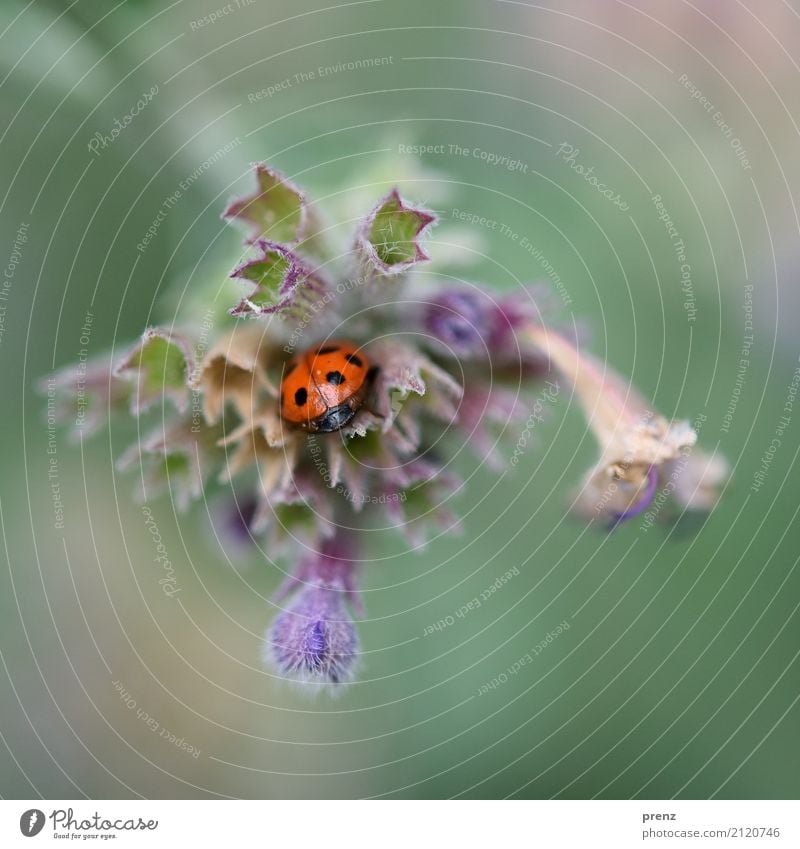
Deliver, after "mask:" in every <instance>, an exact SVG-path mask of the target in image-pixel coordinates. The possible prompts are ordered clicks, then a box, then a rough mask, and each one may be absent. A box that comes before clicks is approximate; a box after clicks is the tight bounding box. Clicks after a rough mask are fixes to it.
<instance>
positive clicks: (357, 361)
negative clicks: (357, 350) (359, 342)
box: [347, 354, 364, 368]
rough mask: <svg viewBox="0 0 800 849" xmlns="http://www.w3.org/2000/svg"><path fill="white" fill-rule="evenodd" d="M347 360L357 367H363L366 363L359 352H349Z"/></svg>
mask: <svg viewBox="0 0 800 849" xmlns="http://www.w3.org/2000/svg"><path fill="white" fill-rule="evenodd" d="M347 362H348V363H352V364H353V365H354V366H356V367H357V368H362V367H363V365H364V363H363V362H362V361H361V357H359V356H358V354H348V355H347Z"/></svg>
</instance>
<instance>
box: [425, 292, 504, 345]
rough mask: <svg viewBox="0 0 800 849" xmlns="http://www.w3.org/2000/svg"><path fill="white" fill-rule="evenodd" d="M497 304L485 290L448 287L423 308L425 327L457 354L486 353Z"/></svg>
mask: <svg viewBox="0 0 800 849" xmlns="http://www.w3.org/2000/svg"><path fill="white" fill-rule="evenodd" d="M496 309H497V305H496V304H495V303H494V301H493V300H492V298H491V297H490V296H489V295H488V294H485V293H480V292H477V291H475V290H472V289H464V290H457V289H449V290H446V291H444V292H442V294H441V295H440V296H439V298H437V299H436V301H434V302H433V303H431V304H429V305H428V306H427V308H426V310H425V319H424V321H425V328H426V330H427V331H428V333H430V334H431V335H432V336H433V337H435V338H436V339H437V340H439V341H440V342H441V343H442V344H443V345H444V346H445V347H447V348H449V349H450V350H451V351H452V353H454V354H455V355H456V356H459V357H465V356H470V355H473V356H481V355H482V356H484V357H485V356H486V354H487V352H488V349H489V348H488V346H489V340H490V337H491V335H492V332H493V329H494V321H493V318H494V313H495V311H496Z"/></svg>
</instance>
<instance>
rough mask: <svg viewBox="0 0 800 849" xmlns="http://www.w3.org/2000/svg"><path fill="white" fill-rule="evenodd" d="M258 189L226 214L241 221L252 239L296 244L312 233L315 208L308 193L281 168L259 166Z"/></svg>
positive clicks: (239, 200) (257, 166)
mask: <svg viewBox="0 0 800 849" xmlns="http://www.w3.org/2000/svg"><path fill="white" fill-rule="evenodd" d="M255 176H256V188H255V190H254V191H253V192H252V193H251V194H249V195H245V196H244V197H241V198H237V199H236V200H234V201H232V202H231V203H230V204H228V207H227V209H226V210H225V212H224V213H223V215H222V217H223V218H227V219H229V220H232V221H235V222H236V223H237V224H241V225H242V226H243V227H245V229H246V230H247V234H248V240H249V241H251V242H255V241H256V240H257V239H270V240H272V241H275V242H287V243H290V244H291V243H294V242H297V241H299V240H300V239H304V238H306V237H307V236H308V235H309V230H310V221H311V217H312V216H311V210H310V208H309V205H308V202H307V201H306V198H305V195H304V194H303V193H302V192H301V191H300V189H298V188H297V186H295V185H294V183H292V182H291V181H290V180H288V179H287V178H286V177H284V176H283V175H282V174H281V173H280V172H279V171H276V170H275V169H273V168H269V167H268V166H266V165H263V164H258V165H256V167H255Z"/></svg>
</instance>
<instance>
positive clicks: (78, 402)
mask: <svg viewBox="0 0 800 849" xmlns="http://www.w3.org/2000/svg"><path fill="white" fill-rule="evenodd" d="M38 389H39V392H40V393H41V394H42V395H44V396H46V398H47V418H48V422H50V421H51V420H52V422H53V423H54V424H63V425H68V426H69V428H70V431H69V434H70V438H71V439H73V440H75V441H77V440H78V438H79V437H80V436H81V435H83V436H91V435H92V434H94V433H96V432H97V431H98V430H100V428H101V427H103V426H108V425H109V423H110V417H111V416H112V415H114V414H115V413H118V412H120V411H122V410H124V409H125V408H126V407H127V405H128V403H129V401H130V396H131V384H130V383H129V382H128V381H127V380H122V379H121V378H119V377H116V376H115V374H114V365H113V361H112V358H111V354H110V353H106V354H101V355H100V356H98V357H95V358H94V359H86V360H82V361H80V362H79V363H77V364H76V365H70V366H65V367H64V368H62V369H59V370H58V371H57V372H55V373H54V374H53V375H51V376H49V377H45V378H43V379H42V380H41V381H40V382H39V385H38Z"/></svg>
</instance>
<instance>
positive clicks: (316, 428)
mask: <svg viewBox="0 0 800 849" xmlns="http://www.w3.org/2000/svg"><path fill="white" fill-rule="evenodd" d="M377 371H378V370H377V368H376V367H371V366H370V364H369V361H368V360H367V358H366V357H365V356H364V354H363V353H361V351H360V350H359V349H358V346H356V345H355V344H353V343H352V342H347V341H336V342H324V343H323V344H322V345H320V346H319V347H316V348H312V349H310V350H308V351H306V352H305V353H302V354H298V355H297V356H296V357H294V359H292V360H291V361H290V362H289V364H288V365H287V366H286V370H285V371H284V373H283V379H282V380H281V417H282V418H283V419H284V420H285V421H287V422H290V423H291V424H293V425H297V426H298V427H301V428H303V429H304V430H308V431H312V432H313V433H333V432H334V431H337V430H340V429H341V428H343V427H344V426H345V425H346V424H347V423H348V422H349V421H350V420H351V419H352V418H353V416H355V414H356V413H357V412H358V410H360V409H361V407H362V406H363V404H364V399H365V397H366V395H367V392H368V391H369V388H370V386H371V384H372V382H373V380H374V378H375V375H376V374H377Z"/></svg>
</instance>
